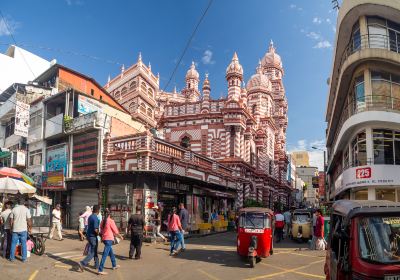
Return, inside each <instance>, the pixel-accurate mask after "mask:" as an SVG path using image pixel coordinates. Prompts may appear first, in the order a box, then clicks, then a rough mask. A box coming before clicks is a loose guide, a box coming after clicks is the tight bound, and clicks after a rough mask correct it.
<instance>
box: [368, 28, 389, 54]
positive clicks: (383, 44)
mask: <svg viewBox="0 0 400 280" xmlns="http://www.w3.org/2000/svg"><path fill="white" fill-rule="evenodd" d="M368 33H369V35H368V36H369V47H370V48H378V49H387V48H388V37H387V29H386V28H385V27H382V26H378V25H370V26H368Z"/></svg>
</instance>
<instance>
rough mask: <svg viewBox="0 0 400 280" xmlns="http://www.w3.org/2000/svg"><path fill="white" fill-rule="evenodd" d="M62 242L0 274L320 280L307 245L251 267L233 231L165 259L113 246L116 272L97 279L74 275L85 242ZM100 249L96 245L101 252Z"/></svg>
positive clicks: (156, 251) (161, 250)
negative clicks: (135, 254)
mask: <svg viewBox="0 0 400 280" xmlns="http://www.w3.org/2000/svg"><path fill="white" fill-rule="evenodd" d="M65 237H66V239H65V240H63V241H61V242H60V241H55V240H48V241H47V242H46V246H47V248H46V254H45V255H44V256H41V257H39V256H36V255H32V257H31V258H30V259H29V261H28V262H27V263H25V264H22V263H21V262H19V261H16V262H14V263H10V262H8V261H6V260H4V259H2V258H0V273H1V274H0V275H4V276H7V277H6V278H4V279H7V280H10V279H18V280H20V279H28V280H42V279H43V280H47V279H57V280H61V279H79V280H85V279H97V278H98V277H100V278H103V279H157V280H164V279H190V280H197V279H199V280H200V279H205V280H223V279H229V280H234V279H248V280H250V279H254V280H256V279H285V280H286V279H287V280H291V279H293V280H294V279H296V280H301V279H324V278H325V276H324V274H323V265H324V261H325V252H322V251H309V250H307V249H306V247H307V245H306V244H298V243H295V242H292V241H285V242H283V243H280V244H275V253H274V255H273V256H271V257H269V258H266V259H263V260H262V261H261V262H260V263H258V264H257V266H256V267H255V268H250V267H249V265H248V264H247V263H246V262H245V261H243V260H242V259H241V258H239V257H238V255H237V253H236V247H235V246H236V235H235V233H221V234H217V235H212V236H207V237H201V238H191V239H189V240H187V250H186V252H181V253H180V254H179V255H178V256H176V257H170V256H168V253H169V246H167V245H163V244H156V245H155V244H147V243H145V244H144V246H143V253H142V257H143V259H141V260H130V259H128V258H127V254H128V250H129V249H128V248H129V241H126V240H124V241H123V242H121V243H120V244H118V245H116V246H114V251H115V253H116V255H117V263H118V264H119V265H121V268H120V269H118V270H115V271H113V270H111V269H110V268H111V263H110V261H109V259H108V260H107V262H106V269H105V271H106V272H108V273H109V275H107V276H98V275H96V273H95V272H96V270H95V269H94V268H88V269H87V270H86V271H85V272H84V273H80V272H78V265H77V262H78V261H79V260H81V259H82V258H83V256H82V251H83V248H84V246H85V242H80V241H79V240H77V239H76V238H75V235H66V236H65ZM102 250H103V245H100V246H99V251H100V252H102ZM0 278H1V279H3V278H2V277H1V276H0Z"/></svg>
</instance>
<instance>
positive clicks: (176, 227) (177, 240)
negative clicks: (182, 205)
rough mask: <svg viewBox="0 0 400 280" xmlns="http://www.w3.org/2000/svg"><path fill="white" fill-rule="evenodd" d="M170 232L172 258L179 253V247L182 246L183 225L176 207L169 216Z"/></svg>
mask: <svg viewBox="0 0 400 280" xmlns="http://www.w3.org/2000/svg"><path fill="white" fill-rule="evenodd" d="M168 231H169V236H170V241H171V248H170V254H169V255H170V256H174V255H176V254H177V253H178V246H179V244H181V246H182V241H181V239H182V234H181V232H182V225H181V221H180V219H179V216H178V215H177V214H176V207H172V209H171V212H170V214H169V216H168Z"/></svg>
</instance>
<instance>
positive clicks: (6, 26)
mask: <svg viewBox="0 0 400 280" xmlns="http://www.w3.org/2000/svg"><path fill="white" fill-rule="evenodd" d="M18 27H19V23H18V22H16V21H14V20H12V19H10V18H7V17H6V18H1V19H0V36H4V35H10V34H11V33H14V32H15V30H16V29H17V28H18Z"/></svg>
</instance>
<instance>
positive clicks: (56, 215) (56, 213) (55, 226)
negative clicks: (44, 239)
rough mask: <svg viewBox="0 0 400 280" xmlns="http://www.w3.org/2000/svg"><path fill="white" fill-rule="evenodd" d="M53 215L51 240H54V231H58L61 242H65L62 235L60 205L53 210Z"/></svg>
mask: <svg viewBox="0 0 400 280" xmlns="http://www.w3.org/2000/svg"><path fill="white" fill-rule="evenodd" d="M51 214H52V218H53V219H52V220H53V223H52V227H51V231H50V235H49V238H50V239H53V234H54V230H57V234H58V238H59V240H60V241H61V240H63V238H62V234H61V207H60V204H57V205H56V208H54V209H53V212H52V213H51Z"/></svg>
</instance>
